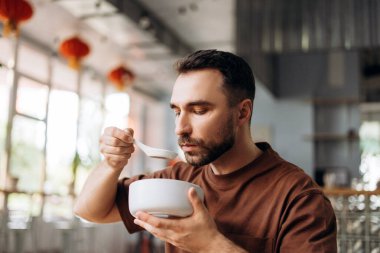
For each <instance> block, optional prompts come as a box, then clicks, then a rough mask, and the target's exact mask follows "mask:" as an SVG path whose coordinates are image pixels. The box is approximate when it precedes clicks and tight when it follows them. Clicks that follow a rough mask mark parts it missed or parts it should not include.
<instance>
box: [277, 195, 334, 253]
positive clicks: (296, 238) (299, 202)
mask: <svg viewBox="0 0 380 253" xmlns="http://www.w3.org/2000/svg"><path fill="white" fill-rule="evenodd" d="M284 217H285V219H284V221H283V223H282V225H281V230H280V232H279V235H278V239H277V243H276V252H281V253H294V252H310V253H314V252H315V253H316V252H318V253H322V252H323V253H336V252H337V241H336V232H337V231H336V229H337V227H336V219H335V214H334V210H333V208H332V206H331V204H330V202H329V200H328V199H327V198H326V197H325V196H324V195H323V193H322V192H321V191H319V190H309V191H307V192H303V193H302V194H300V195H299V196H298V197H297V198H295V199H294V200H293V201H292V202H291V203H290V204H289V209H288V212H287V213H286V215H284Z"/></svg>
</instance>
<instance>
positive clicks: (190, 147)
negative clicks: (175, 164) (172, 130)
mask: <svg viewBox="0 0 380 253" xmlns="http://www.w3.org/2000/svg"><path fill="white" fill-rule="evenodd" d="M196 146H197V145H193V144H182V145H181V148H182V150H183V151H185V152H186V151H191V150H193V149H194V148H195V147H196Z"/></svg>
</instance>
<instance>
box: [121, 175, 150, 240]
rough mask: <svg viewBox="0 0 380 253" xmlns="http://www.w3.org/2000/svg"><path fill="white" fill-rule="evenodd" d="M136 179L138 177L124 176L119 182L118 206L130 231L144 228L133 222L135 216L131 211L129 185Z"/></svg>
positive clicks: (133, 231)
mask: <svg viewBox="0 0 380 253" xmlns="http://www.w3.org/2000/svg"><path fill="white" fill-rule="evenodd" d="M135 180H137V179H129V178H123V179H120V180H119V182H118V184H117V194H116V206H117V208H118V210H119V213H120V216H121V219H122V220H123V223H124V225H125V227H126V228H127V230H128V232H129V233H135V232H137V231H141V230H143V229H142V228H141V227H140V226H138V225H136V224H135V223H134V222H133V220H134V217H133V216H132V214H131V213H130V212H129V202H128V189H129V187H128V186H129V185H130V184H131V183H132V182H133V181H135Z"/></svg>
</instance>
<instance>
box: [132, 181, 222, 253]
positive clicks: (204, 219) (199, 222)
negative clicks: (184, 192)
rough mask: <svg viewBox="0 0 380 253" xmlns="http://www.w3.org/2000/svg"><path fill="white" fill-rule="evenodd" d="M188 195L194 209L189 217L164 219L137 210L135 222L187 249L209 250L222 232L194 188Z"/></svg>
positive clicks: (193, 250) (195, 250)
mask: <svg viewBox="0 0 380 253" xmlns="http://www.w3.org/2000/svg"><path fill="white" fill-rule="evenodd" d="M188 197H189V200H190V202H191V205H192V206H193V210H194V212H193V214H192V215H191V216H189V217H186V218H173V219H164V218H157V217H155V216H152V215H150V214H147V213H145V212H137V214H136V216H137V218H136V219H135V220H134V223H135V224H137V225H139V226H141V227H143V228H144V229H145V230H147V231H149V232H150V233H152V234H153V235H154V236H156V237H157V238H159V239H161V240H163V241H166V242H168V243H170V244H172V245H174V246H176V247H178V248H181V249H183V250H185V251H189V252H208V248H209V247H210V246H211V245H210V242H212V241H213V238H217V237H218V236H220V235H221V234H220V233H219V231H218V229H217V227H216V224H215V222H214V220H213V219H212V217H211V216H210V214H209V212H208V210H207V209H206V207H205V206H204V204H203V203H202V201H201V200H200V199H199V197H198V195H197V193H196V191H195V189H194V188H191V189H190V190H189V192H188Z"/></svg>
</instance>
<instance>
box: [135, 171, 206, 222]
mask: <svg viewBox="0 0 380 253" xmlns="http://www.w3.org/2000/svg"><path fill="white" fill-rule="evenodd" d="M191 187H194V188H195V190H196V192H197V194H198V196H199V198H200V199H201V200H202V202H203V199H204V193H203V191H202V189H201V187H199V186H198V185H196V184H192V183H189V182H185V181H180V180H174V179H162V178H153V179H142V180H138V181H135V182H133V183H132V184H131V185H130V186H129V200H128V201H129V211H130V212H131V214H132V215H133V216H135V214H136V212H137V211H144V212H147V213H149V214H152V215H154V216H157V217H161V218H168V217H186V216H189V215H191V214H192V213H193V207H192V206H191V203H190V200H189V198H188V191H189V189H190V188H191Z"/></svg>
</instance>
